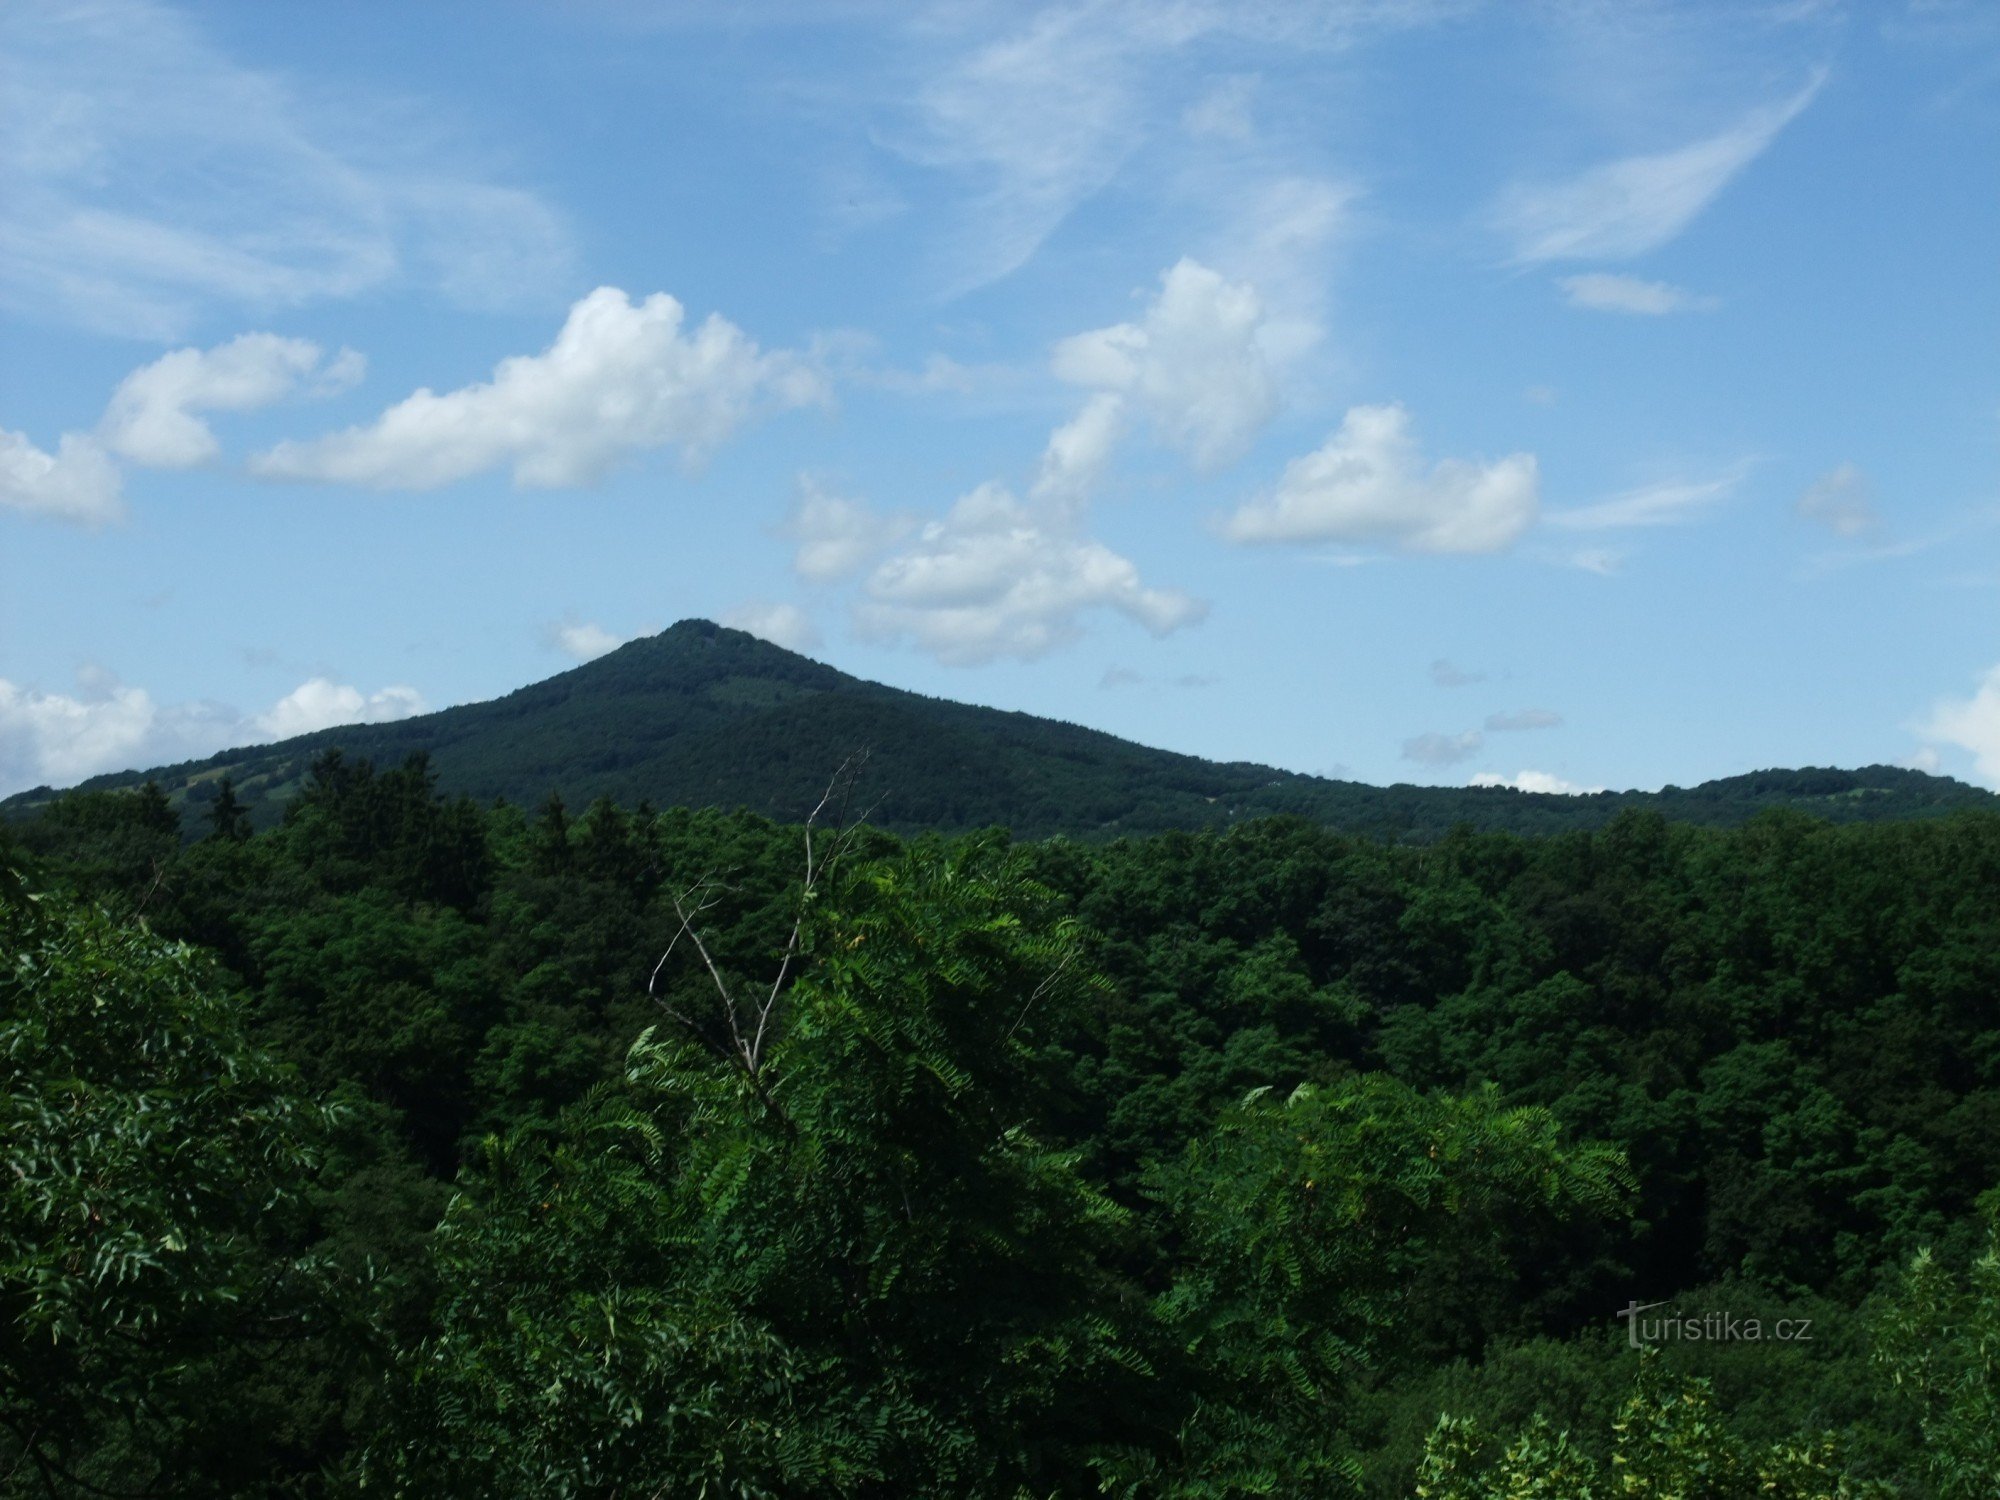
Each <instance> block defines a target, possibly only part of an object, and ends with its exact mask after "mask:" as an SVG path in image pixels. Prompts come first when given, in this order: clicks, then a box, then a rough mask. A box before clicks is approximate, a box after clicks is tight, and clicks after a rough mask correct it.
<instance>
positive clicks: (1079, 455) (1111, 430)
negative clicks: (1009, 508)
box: [1029, 391, 1125, 508]
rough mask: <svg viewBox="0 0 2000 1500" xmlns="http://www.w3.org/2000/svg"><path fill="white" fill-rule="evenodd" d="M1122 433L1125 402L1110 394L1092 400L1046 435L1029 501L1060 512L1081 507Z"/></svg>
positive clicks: (1122, 398)
mask: <svg viewBox="0 0 2000 1500" xmlns="http://www.w3.org/2000/svg"><path fill="white" fill-rule="evenodd" d="M1124 430H1125V398H1124V397H1123V396H1120V395H1116V394H1114V393H1112V392H1109V391H1100V392H1099V393H1098V394H1096V395H1095V396H1092V397H1091V398H1090V399H1089V400H1088V401H1086V402H1084V404H1083V410H1082V411H1080V412H1078V413H1077V414H1076V415H1075V416H1074V417H1072V418H1071V419H1070V420H1069V421H1067V422H1065V423H1064V424H1063V425H1062V426H1060V427H1058V428H1057V429H1056V430H1055V431H1054V432H1052V433H1050V434H1049V443H1048V447H1047V448H1045V449H1043V450H1042V462H1041V467H1040V468H1039V469H1038V470H1037V471H1036V473H1035V483H1034V486H1033V487H1032V488H1031V489H1030V490H1029V495H1030V497H1031V498H1032V499H1034V500H1035V501H1037V502H1039V503H1045V504H1049V505H1054V506H1058V507H1062V508H1075V507H1079V506H1081V505H1082V504H1083V503H1084V502H1085V501H1087V500H1088V499H1089V498H1090V495H1091V493H1092V491H1094V490H1095V489H1096V488H1097V481H1098V480H1099V479H1100V478H1102V477H1103V474H1104V468H1105V465H1107V464H1108V463H1109V462H1110V461H1111V454H1112V451H1113V450H1114V449H1115V448H1116V447H1117V446H1118V439H1119V437H1120V435H1121V434H1122V433H1123V432H1124Z"/></svg>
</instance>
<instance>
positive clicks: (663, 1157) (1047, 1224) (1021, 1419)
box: [381, 844, 1145, 1495]
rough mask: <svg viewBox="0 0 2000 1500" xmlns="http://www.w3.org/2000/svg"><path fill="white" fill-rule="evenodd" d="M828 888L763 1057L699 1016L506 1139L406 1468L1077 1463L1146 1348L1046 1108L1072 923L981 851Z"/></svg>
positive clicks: (439, 1475)
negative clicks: (1046, 1041) (1048, 1048)
mask: <svg viewBox="0 0 2000 1500" xmlns="http://www.w3.org/2000/svg"><path fill="white" fill-rule="evenodd" d="M813 895H814V899H813V900H812V902H811V904H810V906H809V907H808V910H807V912H806V925H805V929H804V951H805V953H806V955H807V958H806V963H805V966H804V968H803V969H802V970H801V971H800V977H799V978H798V979H797V981H796V983H794V984H792V985H791V987H790V988H789V989H788V990H787V991H786V992H785V993H784V994H783V995H782V997H781V998H782V1004H783V1015H782V1018H781V1020H780V1021H779V1022H778V1023H777V1025H776V1029H775V1031H774V1034H773V1036H774V1040H773V1045H772V1047H771V1050H770V1051H769V1053H768V1054H767V1055H766V1056H765V1057H764V1058H763V1059H762V1060H761V1061H760V1063H759V1065H758V1066H757V1067H756V1068H755V1069H754V1070H753V1069H751V1068H750V1067H748V1066H747V1065H746V1063H745V1061H744V1060H743V1059H742V1058H741V1057H740V1056H737V1055H735V1054H733V1053H731V1052H730V1051H729V1050H728V1048H726V1047H724V1046H721V1045H715V1046H712V1047H711V1046H710V1045H707V1044H708V1043H709V1042H713V1041H715V1040H716V1039H715V1037H714V1036H713V1035H712V1034H711V1033H710V1032H709V1031H707V1030H706V1029H705V1028H704V1027H703V1026H702V1025H701V1024H699V1023H697V1022H695V1021H694V1020H693V1018H692V1017H686V1018H685V1019H686V1024H684V1025H683V1027H682V1028H680V1030H681V1031H682V1032H684V1033H688V1034H682V1035H669V1036H665V1037H660V1038H656V1037H655V1036H654V1034H652V1033H650V1032H649V1033H648V1034H647V1035H646V1036H644V1037H642V1038H641V1040H640V1042H639V1043H638V1044H637V1045H636V1046H635V1047H634V1049H633V1051H632V1054H631V1058H630V1062H629V1065H628V1069H627V1072H626V1075H625V1078H624V1080H623V1082H622V1084H621V1085H620V1086H618V1087H617V1088H615V1089H609V1090H605V1091H601V1092H600V1093H599V1094H597V1095H595V1096H594V1097H593V1098H592V1099H591V1100H589V1101H586V1102H585V1103H584V1104H582V1105H579V1106H577V1107H575V1108H573V1109H571V1110H570V1111H567V1112H566V1113H565V1114H564V1116H563V1117H562V1119H561V1120H560V1121H559V1122H558V1124H557V1125H556V1127H555V1130H554V1132H553V1137H552V1138H551V1136H550V1134H549V1133H548V1132H545V1131H539V1130H537V1131H525V1132H517V1133H516V1134H514V1135H513V1136H511V1137H509V1138H507V1139H505V1140H496V1141H494V1142H492V1143H490V1144H489V1147H488V1149H487V1154H486V1158H485V1162H484V1165H483V1170H482V1171H481V1173H480V1174H479V1176H478V1177H477V1178H476V1179H474V1180H473V1182H472V1183H471V1184H470V1185H469V1190H468V1192H467V1193H466V1194H465V1195H463V1196H461V1197H460V1198H459V1200H458V1201H457V1202H456V1203H455V1204H454V1206H453V1209H452V1211H451V1213H450V1214H448V1215H447V1217H446V1220H445V1223H444V1226H443V1227H442V1229H441V1231H440V1234H439V1238H438V1248H437V1253H438V1256H439V1261H440V1275H441V1280H442V1282H443V1283H444V1285H445V1286H446V1287H447V1288H448V1289H449V1291H448V1294H447V1297H446V1299H445V1301H444V1302H443V1303H442V1305H441V1306H440V1309H439V1324H440V1331H439V1333H438V1334H437V1335H435V1336H434V1337H433V1338H432V1339H431V1340H430V1341H429V1342H428V1343H427V1344H426V1346H425V1348H424V1349H423V1351H422V1352H421V1354H420V1355H419V1356H418V1359H417V1362H416V1365H415V1370H414V1376H413V1379H414V1385H413V1396H412V1400H411V1403H410V1410H411V1411H412V1412H413V1413H414V1414H415V1415H414V1418H413V1423H412V1426H411V1428H410V1430H409V1431H408V1432H407V1433H405V1434H403V1435H400V1436H399V1437H398V1438H397V1439H396V1440H395V1442H394V1443H393V1444H391V1445H390V1446H389V1447H388V1449H387V1450H386V1451H385V1452H384V1453H383V1455H382V1456H381V1462H382V1463H383V1464H384V1465H385V1466H386V1467H387V1468H388V1470H389V1471H390V1472H391V1473H392V1474H393V1476H394V1483H395V1484H396V1485H397V1487H398V1488H400V1489H404V1490H409V1491H414V1492H422V1493H431V1492H434V1490H433V1487H434V1486H437V1485H446V1486H448V1487H450V1488H452V1489H453V1490H454V1491H456V1492H465V1493H501V1492H533V1493H537V1494H552V1495H569V1494H578V1495H583V1494H610V1493H624V1492H627V1491H628V1490H631V1491H638V1492H643V1493H659V1492H669V1493H674V1492H680V1491H681V1490H682V1489H685V1490H687V1491H688V1492H690V1493H693V1492H697V1491H699V1492H705V1493H724V1494H732V1495H735V1494H740V1495H764V1494H798V1493H808V1492H809V1493H815V1494H855V1493H869V1492H887V1493H901V1494H907V1493H952V1494H968V1495H971V1494H1011V1493H1013V1492H1014V1491H1015V1490H1016V1488H1018V1487H1020V1486H1023V1485H1026V1486H1029V1487H1030V1488H1031V1489H1032V1490H1033V1491H1034V1492H1037V1493H1047V1492H1072V1491H1073V1490H1074V1489H1075V1488H1076V1487H1077V1486H1079V1485H1082V1484H1084V1483H1085V1482H1086V1475H1087V1461H1088V1459H1089V1457H1090V1456H1091V1454H1092V1452H1093V1444H1092V1442H1091V1441H1090V1440H1091V1439H1093V1438H1098V1439H1100V1440H1101V1433H1100V1431H1099V1428H1098V1426H1097V1424H1095V1423H1093V1422H1091V1421H1090V1420H1089V1419H1088V1417H1087V1415H1086V1413H1087V1412H1088V1411H1089V1410H1090V1409H1092V1408H1093V1407H1103V1406H1106V1405H1109V1406H1111V1407H1112V1408H1114V1409H1115V1408H1117V1407H1118V1406H1119V1405H1120V1404H1121V1403H1120V1401H1119V1393H1120V1391H1121V1389H1122V1388H1124V1387H1127V1386H1129V1385H1130V1384H1131V1383H1132V1382H1133V1381H1135V1380H1137V1379H1139V1378H1141V1377H1142V1376H1143V1375H1144V1373H1145V1365H1144V1361H1143V1359H1142V1357H1141V1356H1140V1355H1139V1354H1138V1353H1137V1352H1136V1351H1135V1350H1134V1349H1133V1348H1132V1347H1131V1345H1130V1343H1129V1341H1128V1338H1127V1336H1126V1335H1124V1334H1121V1332H1120V1324H1121V1323H1124V1324H1128V1325H1129V1324H1130V1323H1131V1322H1132V1320H1133V1319H1134V1317H1135V1316H1136V1315H1137V1313H1138V1311H1139V1306H1140V1305H1139V1303H1138V1302H1137V1300H1136V1299H1134V1298H1131V1297H1129V1296H1127V1295H1125V1294H1123V1293H1121V1291H1120V1290H1119V1288H1118V1286H1117V1285H1116V1283H1115V1281H1114V1280H1113V1278H1111V1277H1110V1276H1109V1274H1108V1273H1107V1271H1106V1269H1105V1262H1106V1260H1107V1258H1108V1255H1109V1252H1110V1251H1111V1249H1112V1248H1113V1247H1114V1246H1115V1244H1116V1242H1117V1237H1118V1236H1119V1234H1120V1233H1121V1230H1122V1226H1123V1223H1124V1216H1123V1215H1122V1214H1121V1213H1120V1212H1119V1211H1118V1210H1117V1209H1115V1208H1114V1207H1113V1206H1112V1205H1111V1204H1110V1203H1109V1202H1108V1201H1106V1200H1105V1199H1104V1198H1103V1197H1102V1196H1101V1195H1100V1194H1098V1193H1096V1192H1094V1191H1093V1190H1092V1189H1091V1188H1090V1187H1089V1186H1088V1185H1087V1184H1086V1183H1085V1182H1084V1181H1083V1180H1082V1179H1081V1178H1080V1177H1079V1176H1078V1174H1077V1172H1076V1170H1075V1166H1076V1159H1075V1156H1074V1154H1072V1153H1063V1152H1060V1151H1056V1150H1052V1149H1051V1148H1049V1147H1048V1146H1047V1145H1046V1144H1044V1143H1043V1142H1041V1141H1039V1140H1037V1139H1036V1137H1035V1135H1034V1133H1033V1131H1032V1129H1031V1128H1029V1125H1028V1120H1029V1118H1030V1116H1031V1115H1032V1112H1033V1109H1034V1102H1035V1100H1036V1097H1037V1096H1038V1094H1039V1093H1040V1092H1041V1090H1042V1089H1043V1088H1044V1086H1045V1084H1044V1080H1043V1079H1042V1077H1041V1076H1040V1075H1041V1074H1042V1072H1043V1071H1044V1069H1043V1068H1042V1067H1041V1064H1040V1059H1039V1055H1038V1051H1037V1044H1038V1043H1039V1042H1040V1040H1041V1039H1042V1038H1043V1037H1044V1036H1045V1035H1046V1034H1047V1032H1048V1031H1049V1029H1050V1028H1051V1026H1052V1025H1053V1024H1055V1023H1056V1022H1058V1021H1059V1020H1060V1018H1061V1017H1062V1015H1063V1013H1064V1011H1065V1010H1066V1009H1067V1008H1068V1007H1070V1006H1072V1005H1074V1004H1075V1003H1076V1002H1077V1000H1078V997H1079V995H1080V993H1081V992H1082V990H1083V989H1085V988H1087V984H1086V982H1085V981H1084V980H1083V979H1082V978H1081V976H1080V975H1079V973H1078V969H1077V959H1076V953H1075V934H1074V931H1073V928H1072V927H1071V926H1070V925H1069V924H1067V923H1066V922H1065V921H1064V920H1062V919H1061V918H1060V917H1059V916H1057V915H1056V914H1055V913H1054V912H1053V910H1052V909H1051V908H1050V904H1049V902H1048V900H1047V898H1046V895H1045V894H1043V893H1039V892H1037V891H1036V890H1035V889H1034V888H1033V887H1032V886H1029V885H1027V884H1026V883H1024V882H1023V881H1022V880H1021V878H1020V876H1019V874H1018V871H1017V870H1015V869H1014V868H1013V865H1012V863H1011V862H1010V860H1009V859H1008V857H1007V856H1006V853H1005V851H1004V850H1003V849H1001V848H999V847H997V846H995V845H991V844H984V845H981V844H973V845H967V846H962V847H957V848H944V847H940V846H929V847H923V848H919V849H916V850H913V851H911V852H910V853H909V854H908V855H906V856H905V857H903V858H902V859H899V860H895V861H890V862H877V863H872V864H868V865H866V866H863V867H862V868H860V869H858V870H855V871H853V872H851V873H847V874H844V875H842V876H841V877H840V879H839V881H838V884H837V887H836V890H835V892H834V894H833V895H831V896H829V897H827V898H825V899H823V900H822V899H819V898H818V893H817V892H814V893H813ZM683 1014H684V1013H683ZM696 1037H700V1038H701V1039H700V1040H697V1039H696Z"/></svg>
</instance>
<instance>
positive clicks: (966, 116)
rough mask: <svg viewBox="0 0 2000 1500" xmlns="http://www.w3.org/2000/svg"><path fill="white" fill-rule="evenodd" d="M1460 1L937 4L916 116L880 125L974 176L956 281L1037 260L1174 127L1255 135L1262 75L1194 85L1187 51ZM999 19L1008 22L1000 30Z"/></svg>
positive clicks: (979, 280) (927, 159)
mask: <svg viewBox="0 0 2000 1500" xmlns="http://www.w3.org/2000/svg"><path fill="white" fill-rule="evenodd" d="M1458 3H1459V0H1397V3H1390V4H1375V3H1365V4H1339V5H1328V6H1267V5H1243V4H1237V3H1231V0H1174V3H1172V4H1164V5H1163V4H1158V3H1154V0H1098V3H1091V4H1079V5H1067V6H1048V7H1044V8H1037V9H1032V10H1028V9H1026V8H1024V7H1018V6H1017V7H1008V6H997V7H994V6H983V7H982V6H956V7H936V8H931V9H927V10H926V11H924V12H923V15H924V20H923V22H921V23H920V24H919V25H918V26H917V27H916V28H913V30H914V31H915V33H916V34H917V35H918V36H919V37H920V38H921V40H922V43H923V44H925V51H926V52H927V53H928V54H930V55H927V56H925V57H922V58H919V59H918V60H917V64H916V65H917V67H918V68H920V69H922V70H923V71H924V73H925V77H926V81H925V83H924V84H923V86H922V87H921V88H920V89H919V91H918V92H917V95H916V97H915V99H914V100H913V102H912V105H911V108H910V110H909V113H908V115H907V116H906V117H905V118H904V119H903V120H902V121H901V122H896V123H889V124H886V125H885V126H884V127H883V128H882V129H880V130H879V131H878V133H877V134H878V139H881V140H883V141H884V142H885V143H887V144H889V145H890V146H891V148H892V149H894V150H896V151H898V152H899V153H900V154H901V155H903V156H904V157H905V158H906V159H908V160H910V161H914V162H916V163H918V164H919V165H922V166H925V167H929V168H933V169H937V170H939V171H943V172H946V173H949V174H951V175H952V176H953V177H954V178H955V179H957V181H958V182H959V183H960V184H962V186H963V188H964V192H963V195H962V196H961V198H960V200H959V203H958V205H957V206H956V208H955V210H954V211H951V212H949V213H947V214H946V215H945V216H944V222H945V224H946V226H947V228H946V232H945V242H944V244H943V245H942V247H941V251H942V254H941V259H942V262H943V264H942V266H941V268H940V280H941V281H942V283H943V286H944V290H945V291H946V293H947V294H948V295H956V294H958V293H962V292H965V291H969V290H971V289H973V288H975V287H979V286H983V285H985V284H987V283H989V282H992V281H995V280H998V279H999V278H1001V277H1003V276H1007V275H1009V274H1011V273H1012V272H1013V271H1015V270H1017V269H1018V268H1020V267H1021V266H1022V265H1024V264H1025V263H1026V262H1027V261H1029V260H1030V259H1031V258H1032V257H1033V256H1034V255H1035V254H1036V252H1037V251H1038V250H1039V249H1040V248H1041V246H1042V244H1043V243H1044V242H1045V241H1046V240H1047V239H1048V238H1049V236H1050V235H1052V234H1053V233H1054V232H1055V231H1056V230H1057V229H1058V228H1059V227H1060V226H1061V225H1062V224H1063V222H1064V221H1065V220H1066V219H1067V218H1068V217H1069V215H1070V214H1071V213H1072V212H1073V211H1074V210H1075V209H1076V208H1077V207H1078V206H1079V205H1081V204H1083V203H1085V202H1087V201H1088V200H1089V199H1091V198H1092V197H1094V196H1096V195H1097V194H1098V193H1100V192H1102V191H1103V190H1104V189H1105V188H1106V187H1108V186H1110V184H1111V183H1112V182H1113V181H1116V180H1118V179H1120V177H1121V174H1122V173H1124V169H1125V168H1126V166H1127V164H1128V163H1130V162H1133V161H1135V159H1137V158H1138V157H1139V155H1140V153H1141V151H1142V149H1144V148H1147V147H1149V146H1150V145H1152V144H1154V143H1156V142H1160V141H1162V140H1165V141H1168V142H1169V143H1171V144H1177V145H1181V146H1182V147H1184V148H1187V147H1191V148H1195V149H1200V148H1202V147H1205V146H1214V145H1218V144H1219V145H1223V146H1226V147H1228V148H1229V149H1232V150H1236V151H1242V150H1244V149H1245V148H1246V147H1247V146H1249V145H1250V144H1251V143H1252V139H1253V137H1254V135H1255V131H1254V126H1253V123H1252V122H1251V120H1250V118H1249V112H1248V103H1249V94H1250V92H1251V89H1252V87H1253V85H1252V84H1251V83H1247V82H1243V81H1232V80H1221V81H1219V82H1209V83H1208V86H1207V87H1206V88H1205V89H1204V90H1203V92H1202V96H1201V97H1200V98H1198V99H1191V98H1190V93H1189V90H1188V88H1187V80H1186V73H1185V71H1184V69H1183V68H1182V66H1181V59H1182V58H1183V57H1187V56H1194V55H1201V56H1213V55H1216V49H1218V48H1219V47H1220V45H1221V44H1223V43H1225V42H1227V43H1229V44H1231V50H1232V51H1235V52H1237V53H1239V54H1240V53H1246V52H1249V51H1251V50H1253V49H1255V50H1258V51H1261V52H1262V53H1263V54H1264V55H1267V56H1271V57H1273V58H1275V59H1277V60H1278V61H1279V62H1280V63H1281V64H1287V63H1292V62H1294V61H1295V60H1296V59H1297V58H1298V57H1299V56H1300V55H1301V54H1302V53H1311V52H1323V51H1328V50H1334V49H1338V48H1340V47H1343V46H1346V45H1348V44H1350V43H1351V42H1352V41H1353V40H1354V39H1355V38H1356V37H1357V36H1359V35H1360V34H1362V33H1364V32H1367V31H1371V30H1389V29H1394V28H1398V27H1402V26H1409V25H1421V24H1424V23H1426V22H1428V21H1430V20H1432V19H1434V18H1435V17H1436V16H1437V15H1438V14H1440V13H1442V12H1448V11H1450V10H1451V9H1453V8H1455V7H1456V6H1457V5H1458ZM1024 17H1025V19H1024ZM994 18H998V22H999V26H1000V27H1001V28H1004V29H1002V30H998V31H997V32H996V31H995V30H994V29H992V27H991V22H992V21H993V19H994ZM968 33H972V35H971V36H970V41H969V45H968ZM940 43H942V44H943V45H944V46H945V47H948V48H951V49H953V50H952V51H951V53H950V54H949V55H946V56H943V57H939V56H938V55H937V53H936V50H935V49H936V48H937V47H938V45H939V44H940ZM1198 48H1201V49H1203V50H1202V51H1201V52H1200V53H1197V49H1198ZM1174 137H1179V139H1178V141H1175V140H1174V139H1173V138H1174ZM1255 172H1256V175H1258V176H1265V175H1268V172H1269V167H1268V165H1267V163H1266V162H1264V161H1259V162H1258V163H1257V165H1256V168H1255ZM1127 175H1131V176H1137V175H1139V174H1137V173H1133V174H1127Z"/></svg>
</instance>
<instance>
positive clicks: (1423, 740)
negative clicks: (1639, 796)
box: [1403, 729, 1486, 766]
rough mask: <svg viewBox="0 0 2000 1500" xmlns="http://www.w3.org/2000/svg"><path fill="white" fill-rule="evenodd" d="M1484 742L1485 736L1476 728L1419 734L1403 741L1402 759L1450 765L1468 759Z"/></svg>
mask: <svg viewBox="0 0 2000 1500" xmlns="http://www.w3.org/2000/svg"><path fill="white" fill-rule="evenodd" d="M1485 743H1486V737H1485V736H1484V735H1482V734H1481V733H1480V732H1479V731H1478V730H1476V729H1468V730H1466V731H1465V733H1464V734H1436V733H1432V734H1420V735H1418V736H1417V737H1416V738H1415V739H1408V740H1404V741H1403V759H1404V760H1413V761H1415V762H1416V763H1417V764H1418V765H1421V766H1451V765H1456V764H1458V762H1460V761H1462V760H1470V759H1471V758H1472V757H1473V756H1475V755H1477V754H1478V753H1479V750H1480V747H1481V746H1482V745H1484V744H1485Z"/></svg>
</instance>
